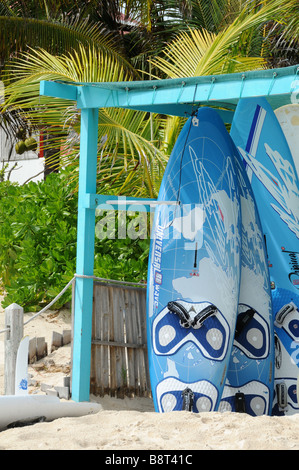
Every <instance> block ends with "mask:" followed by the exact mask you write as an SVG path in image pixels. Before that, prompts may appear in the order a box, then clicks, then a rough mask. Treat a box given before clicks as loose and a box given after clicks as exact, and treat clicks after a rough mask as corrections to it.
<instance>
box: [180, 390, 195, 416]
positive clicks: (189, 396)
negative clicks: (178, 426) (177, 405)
mask: <svg viewBox="0 0 299 470" xmlns="http://www.w3.org/2000/svg"><path fill="white" fill-rule="evenodd" d="M182 397H183V408H182V409H183V411H192V408H193V401H194V393H193V392H192V390H191V388H189V387H187V388H185V390H183V391H182Z"/></svg>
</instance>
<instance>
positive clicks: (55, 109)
mask: <svg viewBox="0 0 299 470" xmlns="http://www.w3.org/2000/svg"><path fill="white" fill-rule="evenodd" d="M11 71H14V81H12V82H11V83H10V84H9V85H8V86H7V87H6V90H5V91H6V99H5V103H4V105H3V110H8V109H11V110H12V109H18V110H20V109H22V110H23V113H24V115H25V116H26V118H27V119H28V121H30V122H31V123H32V125H34V126H37V127H41V126H44V127H45V128H46V129H48V130H49V133H50V134H51V142H49V143H48V146H53V147H54V148H60V147H61V145H62V146H63V153H62V155H61V165H63V166H66V165H71V166H72V167H73V175H74V176H75V177H77V168H78V153H79V133H80V126H79V123H80V121H79V111H78V110H77V109H75V107H74V106H70V102H69V101H66V100H61V99H52V98H48V97H41V96H39V83H40V80H42V79H44V80H63V81H69V82H107V81H108V82H112V81H117V80H120V81H126V80H130V79H132V70H131V67H128V68H125V67H124V65H123V63H122V62H119V61H117V60H116V58H115V56H114V55H113V54H112V55H110V54H109V53H108V52H107V53H105V52H103V51H102V50H99V49H96V48H95V47H92V48H91V47H90V48H88V49H86V48H85V47H83V46H80V47H79V50H78V51H77V50H74V51H73V52H72V53H71V52H69V53H67V54H64V55H62V56H54V55H52V54H50V53H49V52H47V51H45V50H31V51H30V52H29V53H26V54H23V55H22V57H21V58H20V59H18V60H17V61H15V62H14V63H13V64H12V65H11ZM155 124H156V125H157V126H158V120H157V123H156V121H155ZM55 135H56V136H57V137H56V139H55ZM154 135H155V133H154ZM165 163H166V162H165V155H164V153H163V152H162V151H160V150H159V148H158V145H155V143H154V142H151V132H150V120H149V117H148V115H147V114H146V113H144V112H136V111H133V110H124V109H115V108H113V109H102V110H100V116H99V173H98V181H99V184H100V185H101V187H102V186H104V187H106V186H107V185H108V186H110V185H112V184H113V189H117V190H118V191H120V194H126V193H128V192H131V191H134V192H137V193H138V194H139V193H140V194H142V195H149V196H150V197H153V196H155V195H156V194H157V188H159V185H160V180H161V175H162V173H163V171H164V168H165Z"/></svg>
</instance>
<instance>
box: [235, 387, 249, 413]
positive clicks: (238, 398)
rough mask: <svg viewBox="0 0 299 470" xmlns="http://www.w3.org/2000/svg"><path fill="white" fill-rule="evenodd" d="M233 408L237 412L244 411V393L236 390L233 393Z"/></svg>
mask: <svg viewBox="0 0 299 470" xmlns="http://www.w3.org/2000/svg"><path fill="white" fill-rule="evenodd" d="M235 409H236V412H237V413H246V405H245V395H244V393H241V392H238V393H236V394H235Z"/></svg>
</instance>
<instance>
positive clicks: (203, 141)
mask: <svg viewBox="0 0 299 470" xmlns="http://www.w3.org/2000/svg"><path fill="white" fill-rule="evenodd" d="M233 159H234V155H233V154H232V149H231V144H230V136H229V134H228V133H227V131H226V129H225V126H224V124H223V122H222V120H221V119H220V117H219V116H218V114H217V112H216V111H214V110H212V109H209V108H202V109H200V110H199V111H198V112H197V113H196V114H194V115H193V116H191V117H190V118H189V119H188V120H187V122H186V124H185V126H184V128H183V129H182V131H181V133H180V135H179V137H178V139H177V142H176V144H175V146H174V149H173V152H172V154H171V156H170V158H169V161H168V164H167V167H166V169H165V173H164V176H163V180H162V183H161V187H160V191H159V196H158V201H160V202H161V205H158V206H157V207H156V209H155V216H154V224H153V233H152V239H151V246H150V253H149V265H148V282H147V336H148V338H147V339H148V355H149V370H150V379H151V387H152V394H153V400H154V405H155V409H156V411H158V412H167V411H174V410H182V409H184V410H186V409H187V410H189V411H193V412H200V411H214V410H217V409H218V406H219V403H220V399H221V396H222V392H223V388H224V384H225V379H226V374H227V368H228V364H229V359H230V354H231V349H232V344H233V339H234V330H235V324H236V316H237V308H238V295H239V284H240V250H241V232H240V229H241V226H240V204H239V195H238V188H237V178H236V172H235V167H234V161H233Z"/></svg>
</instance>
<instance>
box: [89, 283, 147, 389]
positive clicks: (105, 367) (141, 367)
mask: <svg viewBox="0 0 299 470" xmlns="http://www.w3.org/2000/svg"><path fill="white" fill-rule="evenodd" d="M93 299H94V300H93V326H92V349H91V376H90V377H91V380H90V391H91V393H93V394H95V395H99V396H103V395H106V394H107V395H110V396H116V397H119V398H120V397H124V396H131V397H132V396H135V395H137V396H150V394H151V391H150V379H149V369H148V357H147V345H146V289H145V288H142V287H138V286H131V285H120V284H118V283H104V282H103V283H102V282H95V283H94V297H93Z"/></svg>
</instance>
